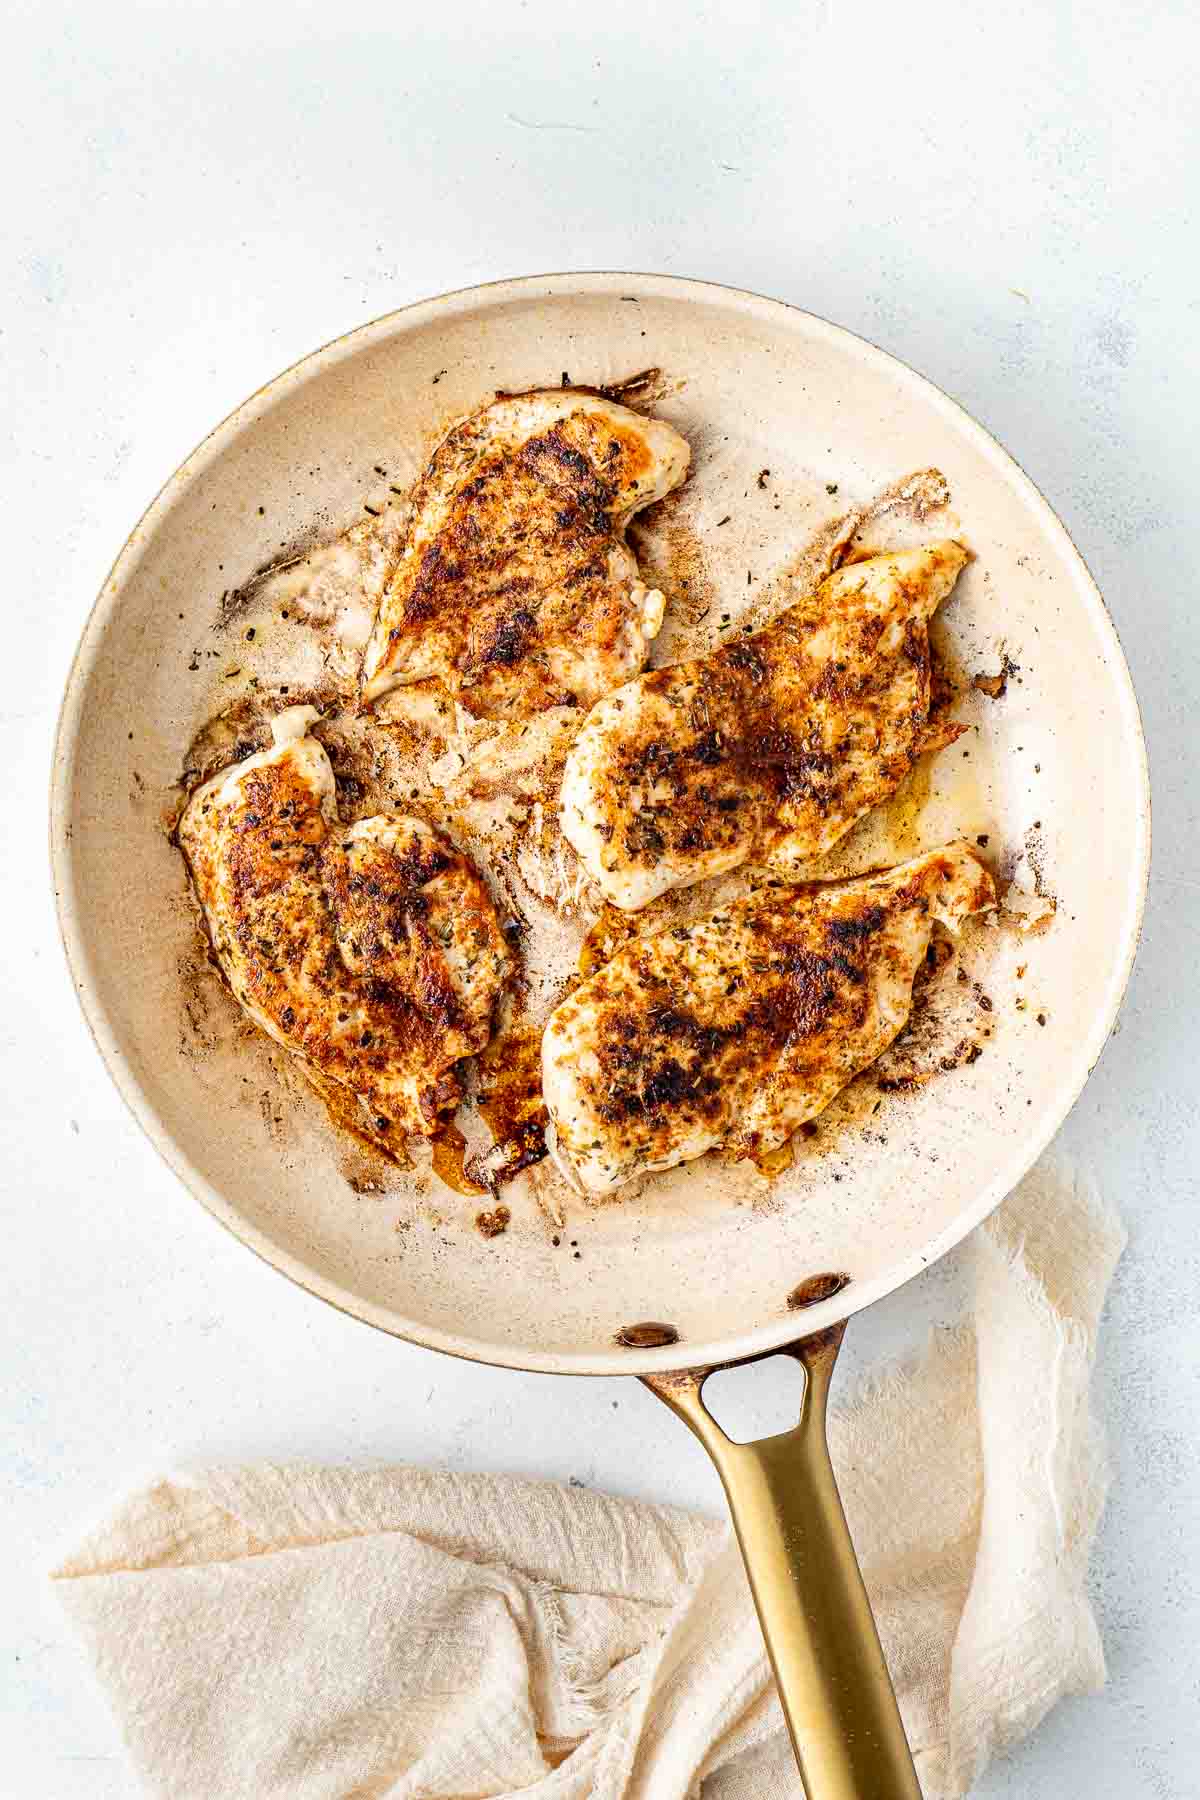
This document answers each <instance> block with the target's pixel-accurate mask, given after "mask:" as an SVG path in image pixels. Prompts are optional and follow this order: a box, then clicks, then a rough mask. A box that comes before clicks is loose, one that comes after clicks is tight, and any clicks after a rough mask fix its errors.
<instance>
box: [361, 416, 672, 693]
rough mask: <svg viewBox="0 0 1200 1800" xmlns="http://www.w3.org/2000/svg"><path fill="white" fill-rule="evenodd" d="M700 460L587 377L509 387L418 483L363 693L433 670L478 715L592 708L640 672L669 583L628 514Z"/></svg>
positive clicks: (443, 449)
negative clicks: (592, 388) (629, 541)
mask: <svg viewBox="0 0 1200 1800" xmlns="http://www.w3.org/2000/svg"><path fill="white" fill-rule="evenodd" d="M688 460H689V451H688V447H687V444H686V443H685V442H684V440H683V439H682V438H681V437H680V436H679V434H678V432H676V431H674V430H672V428H671V427H670V426H669V425H666V424H664V423H663V422H662V421H661V420H657V419H650V418H645V417H643V416H642V415H640V414H638V413H635V412H632V411H630V410H629V409H628V408H626V407H623V406H619V405H617V404H616V403H615V402H613V401H611V400H608V399H606V398H605V397H603V396H601V395H598V394H594V393H588V392H586V391H584V390H578V389H563V390H560V389H547V390H544V391H539V390H535V391H533V392H531V393H528V394H519V395H506V396H503V397H501V398H499V399H497V400H496V401H494V402H493V403H492V404H491V405H490V406H486V407H483V408H482V409H481V410H480V411H479V412H477V413H474V414H472V416H471V417H470V418H468V419H464V420H463V421H462V422H461V423H460V424H458V425H456V426H455V427H454V429H453V430H452V431H451V432H450V433H449V435H448V436H447V437H446V438H445V439H444V440H443V441H442V443H441V444H440V445H439V446H438V448H437V450H436V451H435V452H434V455H433V458H432V461H431V462H430V464H429V467H428V468H427V469H426V471H425V474H424V475H423V477H422V478H421V481H420V484H419V485H418V487H417V490H416V494H415V496H414V501H413V513H412V520H411V523H410V526H409V531H408V537H407V540H406V542H405V546H404V549H403V551H402V552H401V555H400V559H399V561H398V563H397V566H396V569H395V571H394V572H393V574H392V576H391V578H390V579H389V582H388V585H387V588H386V590H385V592H384V597H383V601H382V603H381V605H380V609H379V617H378V619H377V621H376V624H375V629H374V632H373V634H372V637H371V641H370V643H369V645H368V647H367V654H366V660H365V663H364V667H363V680H364V688H363V695H364V699H365V700H366V702H367V704H368V705H370V704H373V703H374V701H376V700H377V699H378V698H379V697H380V696H381V695H383V694H385V693H387V692H388V690H389V689H390V688H393V687H396V686H399V685H402V684H405V683H408V682H414V681H421V680H426V679H430V678H432V679H434V680H436V681H438V682H440V683H441V684H442V686H444V687H445V688H446V689H447V690H448V691H449V692H450V693H452V694H454V695H455V697H456V698H458V699H460V700H461V701H462V703H463V704H464V705H465V706H466V707H468V708H469V710H470V711H472V712H474V713H476V714H477V715H479V716H480V717H484V718H508V719H519V718H527V717H528V716H529V715H530V714H532V713H535V712H540V711H543V710H544V709H545V708H547V707H551V706H563V705H567V706H583V707H588V706H591V705H592V703H593V702H594V701H595V700H597V699H599V697H600V696H601V694H605V693H607V692H608V691H609V689H610V688H613V687H615V686H617V685H618V684H619V683H620V682H622V681H626V680H628V679H629V677H630V675H633V674H636V673H637V671H638V670H639V669H640V668H642V667H643V665H644V663H645V660H646V648H647V644H648V642H649V639H650V638H652V637H653V636H654V635H655V632H656V631H657V629H658V625H659V623H661V618H662V597H661V595H658V594H657V593H654V594H652V593H651V592H650V591H649V590H647V589H646V587H645V585H644V584H643V583H642V582H640V581H639V579H638V572H637V564H636V562H635V561H634V558H633V555H632V553H631V552H630V551H629V550H628V549H627V547H626V545H625V542H624V531H625V526H626V524H627V523H628V521H629V519H630V517H631V516H632V515H633V514H634V513H635V512H637V511H638V510H639V509H640V508H641V507H643V506H647V505H649V504H650V503H651V501H654V500H658V499H661V498H662V496H663V495H664V494H666V493H669V492H670V490H671V489H672V488H674V487H677V486H678V485H679V483H680V482H681V481H682V480H683V478H684V475H685V474H686V472H687V466H688Z"/></svg>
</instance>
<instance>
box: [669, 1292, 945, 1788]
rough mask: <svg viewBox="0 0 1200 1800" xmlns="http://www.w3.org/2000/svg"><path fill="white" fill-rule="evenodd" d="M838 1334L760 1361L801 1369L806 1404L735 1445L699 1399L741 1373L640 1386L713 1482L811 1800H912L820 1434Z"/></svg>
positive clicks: (892, 1706)
mask: <svg viewBox="0 0 1200 1800" xmlns="http://www.w3.org/2000/svg"><path fill="white" fill-rule="evenodd" d="M844 1331H845V1326H844V1325H836V1326H834V1327H832V1328H831V1329H830V1330H828V1331H821V1332H816V1333H815V1334H814V1335H812V1336H811V1337H807V1338H802V1339H800V1340H799V1341H798V1342H797V1343H795V1344H791V1345H789V1346H788V1347H787V1349H786V1350H784V1351H783V1352H780V1351H778V1350H775V1351H771V1352H769V1354H770V1355H775V1356H778V1355H780V1354H783V1355H787V1356H794V1357H795V1358H796V1360H797V1361H798V1362H799V1363H800V1364H801V1365H802V1367H803V1369H804V1398H803V1400H802V1402H801V1408H800V1418H799V1421H798V1423H797V1424H796V1425H795V1426H793V1427H792V1429H791V1430H790V1431H785V1432H781V1433H780V1434H779V1435H778V1436H777V1437H768V1438H760V1439H759V1440H758V1441H757V1442H756V1443H750V1444H735V1443H733V1442H732V1440H731V1439H729V1438H728V1437H726V1435H725V1433H724V1432H723V1431H722V1430H721V1427H720V1426H719V1425H718V1424H717V1422H716V1420H715V1419H714V1418H713V1417H712V1415H711V1413H710V1412H709V1411H708V1408H707V1407H706V1406H705V1404H704V1401H703V1398H702V1390H703V1388H704V1383H705V1381H706V1380H707V1379H708V1377H709V1376H710V1375H712V1374H714V1373H716V1371H717V1369H718V1368H732V1367H735V1366H737V1365H735V1364H732V1363H728V1364H714V1365H711V1366H710V1367H708V1368H702V1369H679V1370H672V1371H670V1372H669V1373H664V1374H655V1375H644V1376H643V1377H642V1380H643V1381H644V1382H645V1383H646V1386H647V1387H649V1388H651V1389H652V1390H653V1392H654V1393H656V1394H657V1395H658V1397H659V1399H660V1400H662V1401H664V1402H665V1403H666V1405H668V1406H669V1407H670V1408H671V1411H672V1412H674V1413H677V1414H678V1415H679V1417H680V1418H681V1419H682V1420H683V1422H684V1424H685V1425H687V1426H688V1427H689V1428H690V1430H691V1431H693V1432H694V1433H695V1435H696V1436H697V1437H698V1438H699V1440H700V1442H701V1443H702V1444H703V1445H704V1448H705V1449H706V1450H707V1451H708V1454H709V1456H710V1457H711V1458H712V1460H713V1462H714V1463H715V1465H716V1468H717V1473H718V1474H719V1475H720V1477H721V1482H722V1485H723V1486H724V1489H725V1493H726V1497H727V1498H728V1501H729V1510H730V1512H731V1514H732V1515H733V1524H734V1529H735V1531H736V1532H737V1537H738V1543H739V1544H740V1546H741V1551H742V1556H743V1559H744V1560H745V1564H746V1573H747V1575H748V1576H749V1578H750V1588H751V1591H752V1593H753V1595H754V1603H755V1605H756V1606H757V1608H758V1617H759V1621H760V1623H761V1625H762V1631H763V1637H764V1639H765V1640H766V1646H767V1653H768V1655H769V1656H770V1658H771V1665H772V1667H773V1668H774V1670H775V1679H776V1682H777V1683H778V1686H779V1698H780V1700H781V1702H782V1704H783V1712H784V1717H785V1718H786V1720H787V1725H788V1730H789V1732H790V1733H791V1738H792V1746H793V1748H794V1750H795V1752H796V1761H797V1763H798V1764H799V1768H800V1774H801V1776H802V1778H803V1781H804V1792H805V1794H806V1795H807V1800H921V1789H920V1785H919V1783H918V1781H917V1775H916V1770H915V1769H914V1767H913V1760H912V1753H911V1751H910V1750H909V1747H908V1741H907V1739H906V1738H905V1735H904V1726H903V1725H902V1723H901V1720H900V1711H899V1708H898V1707H897V1705H896V1696H895V1693H894V1691H893V1688H892V1683H891V1677H890V1676H889V1674H888V1669H887V1663H886V1661H885V1660H884V1655H883V1649H882V1647H881V1645H880V1642H879V1633H878V1632H877V1630H876V1629H875V1620H874V1617H873V1615H872V1613H871V1603H870V1601H869V1600H868V1598H867V1591H866V1588H865V1587H864V1586H863V1579H862V1575H861V1573H860V1572H859V1567H858V1559H857V1557H856V1556H855V1554H854V1545H853V1543H852V1542H851V1538H850V1531H849V1527H848V1526H847V1524H846V1515H845V1513H844V1512H843V1510H842V1502H841V1499H840V1497H839V1495H838V1490H837V1482H836V1480H835V1479H834V1473H833V1465H832V1464H831V1462H830V1460H829V1448H828V1444H827V1442H826V1436H825V1413H826V1405H827V1401H828V1397H829V1382H830V1377H831V1376H832V1374H833V1366H834V1363H835V1362H836V1361H837V1354H838V1350H839V1349H840V1348H841V1342H842V1336H843V1333H844ZM746 1360H747V1361H748V1362H761V1361H763V1360H764V1358H763V1357H748V1358H747V1359H746Z"/></svg>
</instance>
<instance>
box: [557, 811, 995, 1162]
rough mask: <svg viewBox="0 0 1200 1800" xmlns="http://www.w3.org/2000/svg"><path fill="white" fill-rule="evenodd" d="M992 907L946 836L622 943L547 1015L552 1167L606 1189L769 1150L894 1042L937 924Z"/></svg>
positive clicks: (985, 880) (971, 857) (988, 890)
mask: <svg viewBox="0 0 1200 1800" xmlns="http://www.w3.org/2000/svg"><path fill="white" fill-rule="evenodd" d="M994 904H995V885H994V883H993V881H992V877H991V875H990V874H989V873H988V871H987V870H986V869H985V868H984V866H983V864H982V863H981V862H980V861H979V859H978V857H977V856H976V855H975V854H974V852H973V851H971V850H970V849H969V848H968V847H967V846H965V845H962V844H952V845H949V846H947V847H946V848H945V849H942V850H935V851H931V852H929V853H927V854H926V855H925V856H921V857H918V858H916V859H914V860H913V861H912V862H909V863H904V864H902V865H901V866H900V867H899V868H896V869H891V870H884V871H881V872H878V873H876V874H873V875H868V876H864V877H861V878H860V879H858V880H856V881H850V882H844V883H839V884H835V885H828V886H813V885H806V886H799V887H784V886H782V885H781V886H779V887H778V888H777V889H775V890H773V891H772V892H770V893H769V894H767V895H760V896H756V897H754V898H751V899H747V900H743V901H739V902H736V903H734V904H732V905H730V906H727V907H723V908H722V909H721V910H720V911H719V912H716V913H713V914H711V915H710V916H709V917H708V918H705V919H700V920H698V921H696V922H694V923H692V924H688V925H676V926H672V927H670V928H668V929H667V930H665V931H662V932H659V933H657V934H655V935H654V936H651V937H648V938H639V939H636V940H634V941H633V942H632V943H630V944H627V945H626V946H625V947H624V948H622V949H621V950H619V951H618V952H617V953H616V955H615V956H614V957H613V958H612V960H611V961H610V962H609V963H607V964H606V965H605V966H604V967H603V968H602V969H600V970H599V971H598V972H597V973H596V974H595V975H593V976H592V977H590V979H589V980H587V981H585V982H584V983H583V984H582V985H581V986H580V987H578V988H577V989H576V990H575V992H574V993H573V994H571V995H570V996H569V998H568V999H566V1000H564V1001H563V1003H562V1005H561V1006H559V1007H558V1009H557V1010H556V1011H555V1012H554V1013H553V1014H552V1015H551V1018H550V1020H549V1022H548V1024H547V1026H546V1031H545V1035H544V1037H543V1041H542V1081H543V1092H544V1094H545V1099H546V1104H547V1107H548V1110H549V1113H550V1118H551V1121H552V1124H553V1127H554V1132H555V1136H556V1140H557V1142H556V1154H557V1156H558V1158H559V1160H560V1162H561V1163H562V1164H563V1165H564V1166H565V1167H567V1168H568V1169H569V1170H570V1171H572V1172H573V1173H574V1175H575V1176H576V1177H577V1178H578V1180H579V1181H580V1183H581V1184H582V1185H583V1186H584V1187H585V1188H587V1189H588V1190H589V1191H591V1192H594V1193H604V1192H608V1191H610V1190H611V1189H613V1188H615V1187H618V1186H620V1185H621V1184H622V1183H623V1182H626V1181H629V1180H631V1179H632V1177H633V1176H635V1175H638V1174H644V1173H647V1172H649V1171H651V1170H654V1169H665V1168H670V1167H671V1166H672V1165H673V1164H675V1163H680V1162H687V1161H689V1160H691V1159H692V1158H693V1157H696V1156H700V1155H703V1153H704V1152H705V1151H706V1150H710V1149H713V1148H715V1147H716V1146H718V1145H724V1146H725V1147H726V1149H727V1150H729V1151H731V1152H732V1153H733V1154H734V1155H736V1156H752V1155H753V1156H758V1155H761V1154H763V1153H764V1152H769V1151H770V1150H772V1149H773V1148H775V1147H776V1146H777V1145H779V1144H781V1143H782V1142H784V1140H785V1139H786V1138H787V1137H788V1136H789V1135H790V1134H791V1133H792V1132H793V1131H794V1130H795V1129H796V1127H797V1126H799V1125H801V1124H803V1123H804V1122H805V1120H807V1119H811V1118H813V1117H814V1116H815V1115H816V1114H817V1113H819V1112H821V1111H822V1110H823V1108H824V1107H826V1106H827V1105H828V1104H829V1102H830V1101H831V1100H832V1099H833V1098H834V1096H835V1095H836V1094H837V1093H838V1092H839V1091H840V1089H841V1088H843V1087H844V1086H845V1085H846V1083H847V1082H848V1081H850V1080H851V1079H852V1078H853V1077H854V1076H855V1075H856V1074H858V1073H859V1071H860V1070H862V1069H864V1068H866V1067H867V1065H868V1064H869V1063H871V1062H873V1061H874V1060H875V1058H876V1057H877V1056H879V1055H880V1054H881V1052H882V1051H883V1050H885V1049H886V1048H887V1046H888V1045H889V1044H890V1043H891V1042H892V1040H893V1039H894V1038H895V1037H896V1035H897V1034H898V1032H899V1031H900V1030H901V1028H902V1026H903V1025H904V1023H905V1021H906V1020H907V1018H908V1015H909V1011H910V1009H911V1006H912V984H913V977H914V975H915V974H916V972H917V969H918V967H919V965H920V963H921V961H922V959H923V957H924V955H925V951H926V949H927V947H928V944H929V938H930V932H931V930H932V927H933V923H934V921H935V920H939V921H940V922H941V923H943V924H944V925H946V926H948V927H950V928H951V929H957V927H958V925H959V924H960V923H961V922H962V920H963V919H965V918H966V917H967V916H968V915H970V914H971V913H975V912H979V911H982V910H985V909H987V908H989V907H991V906H993V905H994Z"/></svg>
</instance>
